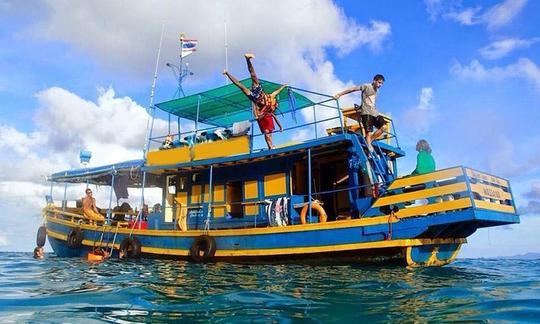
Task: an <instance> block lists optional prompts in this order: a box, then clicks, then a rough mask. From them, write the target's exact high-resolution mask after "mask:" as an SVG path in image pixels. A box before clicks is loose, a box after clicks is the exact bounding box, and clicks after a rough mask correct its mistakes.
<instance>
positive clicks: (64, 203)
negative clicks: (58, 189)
mask: <svg viewBox="0 0 540 324" xmlns="http://www.w3.org/2000/svg"><path fill="white" fill-rule="evenodd" d="M66 194H67V182H66V183H65V184H64V199H63V200H62V210H66V204H67V201H66Z"/></svg>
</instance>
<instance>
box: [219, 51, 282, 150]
mask: <svg viewBox="0 0 540 324" xmlns="http://www.w3.org/2000/svg"><path fill="white" fill-rule="evenodd" d="M244 56H245V58H246V62H247V67H248V70H249V74H250V75H251V81H252V83H251V89H248V88H247V87H246V86H245V85H243V84H242V83H240V81H238V79H236V78H235V77H234V76H233V75H231V74H230V73H229V71H227V70H224V71H223V74H225V75H226V76H227V77H228V78H229V80H231V82H232V83H233V84H234V85H236V86H237V87H238V88H240V90H242V92H243V93H244V94H245V95H246V96H247V97H248V98H249V99H250V100H251V101H252V102H253V105H252V106H253V115H254V116H255V118H256V119H257V123H258V124H259V128H260V129H261V133H263V134H264V139H265V141H266V145H268V148H269V149H272V148H274V145H273V143H272V132H273V131H274V129H275V127H274V121H275V122H276V124H278V126H279V131H280V132H282V131H283V127H282V126H281V123H280V122H279V120H278V119H277V117H276V114H275V111H276V109H277V106H278V102H277V100H276V97H277V95H278V94H279V93H280V92H281V91H282V90H283V89H285V88H286V87H287V85H282V86H281V87H279V88H278V89H277V90H276V91H274V92H272V93H270V94H267V93H265V92H264V90H263V88H262V86H261V84H260V82H259V79H258V78H257V74H256V73H255V69H254V68H253V64H252V63H251V59H253V58H254V57H255V56H254V55H253V54H246V55H244Z"/></svg>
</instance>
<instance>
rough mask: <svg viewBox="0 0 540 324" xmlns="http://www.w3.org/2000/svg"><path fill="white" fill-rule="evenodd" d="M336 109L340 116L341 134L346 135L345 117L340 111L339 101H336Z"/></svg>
mask: <svg viewBox="0 0 540 324" xmlns="http://www.w3.org/2000/svg"><path fill="white" fill-rule="evenodd" d="M336 108H337V111H338V116H339V126H341V134H345V127H344V126H343V116H342V113H341V109H339V100H337V99H336Z"/></svg>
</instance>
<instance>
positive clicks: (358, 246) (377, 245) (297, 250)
mask: <svg viewBox="0 0 540 324" xmlns="http://www.w3.org/2000/svg"><path fill="white" fill-rule="evenodd" d="M47 235H49V236H50V237H53V238H56V239H59V240H64V241H65V240H67V235H63V234H60V233H56V232H53V231H51V230H47ZM466 242H467V240H466V239H465V238H457V239H401V240H389V241H377V242H363V243H351V244H340V245H329V246H308V247H287V248H277V249H249V250H246V249H239V250H220V249H219V247H218V250H217V251H216V254H215V256H216V257H256V256H278V255H298V254H314V253H325V252H344V251H354V250H366V249H381V248H394V247H410V246H419V245H431V244H456V243H459V244H463V243H466ZM82 244H83V245H85V246H88V247H92V246H94V241H92V240H83V242H82ZM97 245H99V244H97ZM102 246H103V247H104V246H106V244H102ZM109 247H110V245H109ZM119 247H120V244H115V245H114V248H115V249H118V248H119ZM141 252H142V253H150V254H159V255H178V256H188V255H189V250H184V249H167V248H156V247H145V246H142V247H141Z"/></svg>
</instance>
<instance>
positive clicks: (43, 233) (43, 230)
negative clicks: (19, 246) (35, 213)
mask: <svg viewBox="0 0 540 324" xmlns="http://www.w3.org/2000/svg"><path fill="white" fill-rule="evenodd" d="M46 239H47V227H46V226H45V225H42V226H40V227H39V229H38V231H37V237H36V245H37V246H38V247H43V246H44V245H45V240H46Z"/></svg>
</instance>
